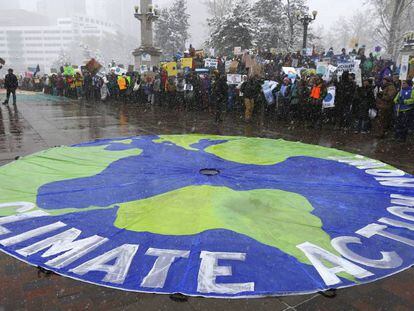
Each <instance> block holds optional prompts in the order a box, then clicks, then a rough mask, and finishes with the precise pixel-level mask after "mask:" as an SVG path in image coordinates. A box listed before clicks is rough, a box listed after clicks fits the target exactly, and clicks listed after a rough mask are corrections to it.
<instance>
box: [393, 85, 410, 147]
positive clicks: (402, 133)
mask: <svg viewBox="0 0 414 311" xmlns="http://www.w3.org/2000/svg"><path fill="white" fill-rule="evenodd" d="M394 103H395V106H394V110H395V139H396V140H397V141H400V142H405V141H406V140H407V135H408V129H409V128H410V125H412V123H413V122H414V92H413V81H411V80H405V81H402V84H401V91H400V92H399V93H398V94H397V97H396V98H395V100H394Z"/></svg>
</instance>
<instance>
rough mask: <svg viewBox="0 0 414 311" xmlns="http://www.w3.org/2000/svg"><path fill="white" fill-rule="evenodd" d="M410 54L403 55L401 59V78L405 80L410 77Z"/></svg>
mask: <svg viewBox="0 0 414 311" xmlns="http://www.w3.org/2000/svg"><path fill="white" fill-rule="evenodd" d="M409 61H410V56H409V55H403V56H402V59H401V69H400V80H401V81H404V80H407V78H408V66H409Z"/></svg>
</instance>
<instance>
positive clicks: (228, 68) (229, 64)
mask: <svg viewBox="0 0 414 311" xmlns="http://www.w3.org/2000/svg"><path fill="white" fill-rule="evenodd" d="M232 62H233V61H231V60H227V61H226V72H229V70H230V66H231V63H232Z"/></svg>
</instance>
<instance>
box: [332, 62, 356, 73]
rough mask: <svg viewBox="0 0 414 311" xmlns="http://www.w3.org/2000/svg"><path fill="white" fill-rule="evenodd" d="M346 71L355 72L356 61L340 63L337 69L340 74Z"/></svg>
mask: <svg viewBox="0 0 414 311" xmlns="http://www.w3.org/2000/svg"><path fill="white" fill-rule="evenodd" d="M344 71H348V72H350V73H355V62H347V63H339V64H338V67H337V69H336V72H337V74H338V75H341V74H342V73H343V72H344Z"/></svg>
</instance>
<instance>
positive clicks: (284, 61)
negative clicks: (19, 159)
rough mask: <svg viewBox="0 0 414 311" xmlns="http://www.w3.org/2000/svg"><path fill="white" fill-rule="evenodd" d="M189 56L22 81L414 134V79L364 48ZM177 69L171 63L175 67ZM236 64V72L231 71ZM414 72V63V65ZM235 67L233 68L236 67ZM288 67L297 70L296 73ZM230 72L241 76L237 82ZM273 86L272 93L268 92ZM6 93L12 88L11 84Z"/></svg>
mask: <svg viewBox="0 0 414 311" xmlns="http://www.w3.org/2000/svg"><path fill="white" fill-rule="evenodd" d="M183 58H186V59H188V58H192V65H191V66H189V67H186V68H182V67H180V60H179V59H178V57H177V58H176V59H173V60H172V61H173V63H175V64H176V68H173V69H174V71H175V72H173V73H171V72H170V71H169V70H168V68H167V67H165V65H164V64H161V65H160V66H159V67H158V68H157V67H154V68H152V70H151V71H146V72H126V70H125V71H123V73H116V72H115V71H114V70H109V71H108V72H106V73H102V71H101V72H98V73H93V74H92V73H90V72H88V71H87V70H82V71H80V70H79V71H77V72H75V74H73V75H65V74H64V72H63V70H62V71H61V72H60V73H56V74H51V75H44V76H42V77H37V78H20V82H19V83H20V87H21V88H23V89H29V90H35V91H43V92H44V93H46V94H50V95H54V96H66V97H69V98H73V99H86V100H89V101H106V100H111V101H124V102H131V103H137V104H142V105H153V106H165V107H168V108H170V109H179V110H187V109H192V110H207V111H210V112H212V113H213V112H214V113H215V118H216V121H217V122H221V121H222V119H223V115H224V113H225V112H228V111H232V110H240V111H243V114H244V118H245V120H246V122H251V120H252V119H253V118H254V116H255V114H257V111H263V112H264V113H265V115H267V116H268V117H269V118H274V119H277V120H280V121H285V122H286V123H287V124H294V123H299V124H303V125H304V126H307V127H311V128H322V127H332V128H333V129H338V130H348V131H355V132H356V133H368V132H372V133H373V134H374V135H376V136H377V137H378V138H384V137H386V135H387V134H388V133H391V132H393V134H394V137H395V139H396V140H399V141H406V139H407V137H408V136H409V134H410V133H412V132H413V130H414V92H413V91H412V87H413V81H412V78H413V77H409V78H408V79H406V80H404V81H400V79H399V78H400V76H399V73H398V71H399V68H398V67H397V66H396V63H394V62H393V61H391V60H383V59H381V58H379V57H377V56H376V55H374V54H373V53H371V54H369V55H368V56H367V55H366V52H365V49H364V48H361V49H359V51H356V50H353V51H351V52H349V53H348V52H347V51H346V50H345V49H343V50H342V51H341V53H340V54H335V53H334V51H333V49H332V48H331V49H329V50H328V52H323V53H321V54H318V55H316V54H313V55H311V56H303V55H302V54H301V53H300V52H298V53H286V54H282V53H279V54H277V53H271V52H268V51H256V52H255V53H251V52H247V51H246V52H244V53H243V54H241V55H236V56H232V57H227V58H225V57H215V58H211V57H210V58H208V59H214V60H215V62H216V63H215V65H214V66H212V67H209V68H206V67H205V64H206V63H205V60H206V58H207V57H206V56H204V55H203V54H201V53H197V52H196V51H195V50H194V49H193V48H192V47H190V49H189V50H188V51H186V52H185V54H184V55H183ZM322 61H323V62H325V63H327V64H329V65H330V66H332V67H333V68H336V70H334V71H332V72H329V74H328V76H326V74H321V73H319V72H318V71H317V68H318V63H319V62H322ZM170 63H171V62H170ZM349 63H355V64H357V67H358V68H353V69H352V70H339V69H338V68H340V67H341V66H340V65H341V64H349ZM229 65H230V66H229ZM412 66H414V64H413V65H412ZM229 67H231V68H229ZM285 68H296V69H295V71H296V73H295V74H293V75H292V74H291V73H289V72H286V70H285ZM228 74H236V75H239V76H240V77H241V79H240V80H239V81H237V82H236V83H232V82H229V81H228V77H227V75H228ZM268 82H272V83H271V85H273V87H272V88H271V92H270V93H269V92H267V93H266V92H264V87H265V85H267V83H268ZM6 87H7V85H6ZM332 87H335V96H334V104H333V105H332V106H329V107H327V106H325V105H324V100H326V98H327V96H328V95H330V96H332V94H328V88H332Z"/></svg>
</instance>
